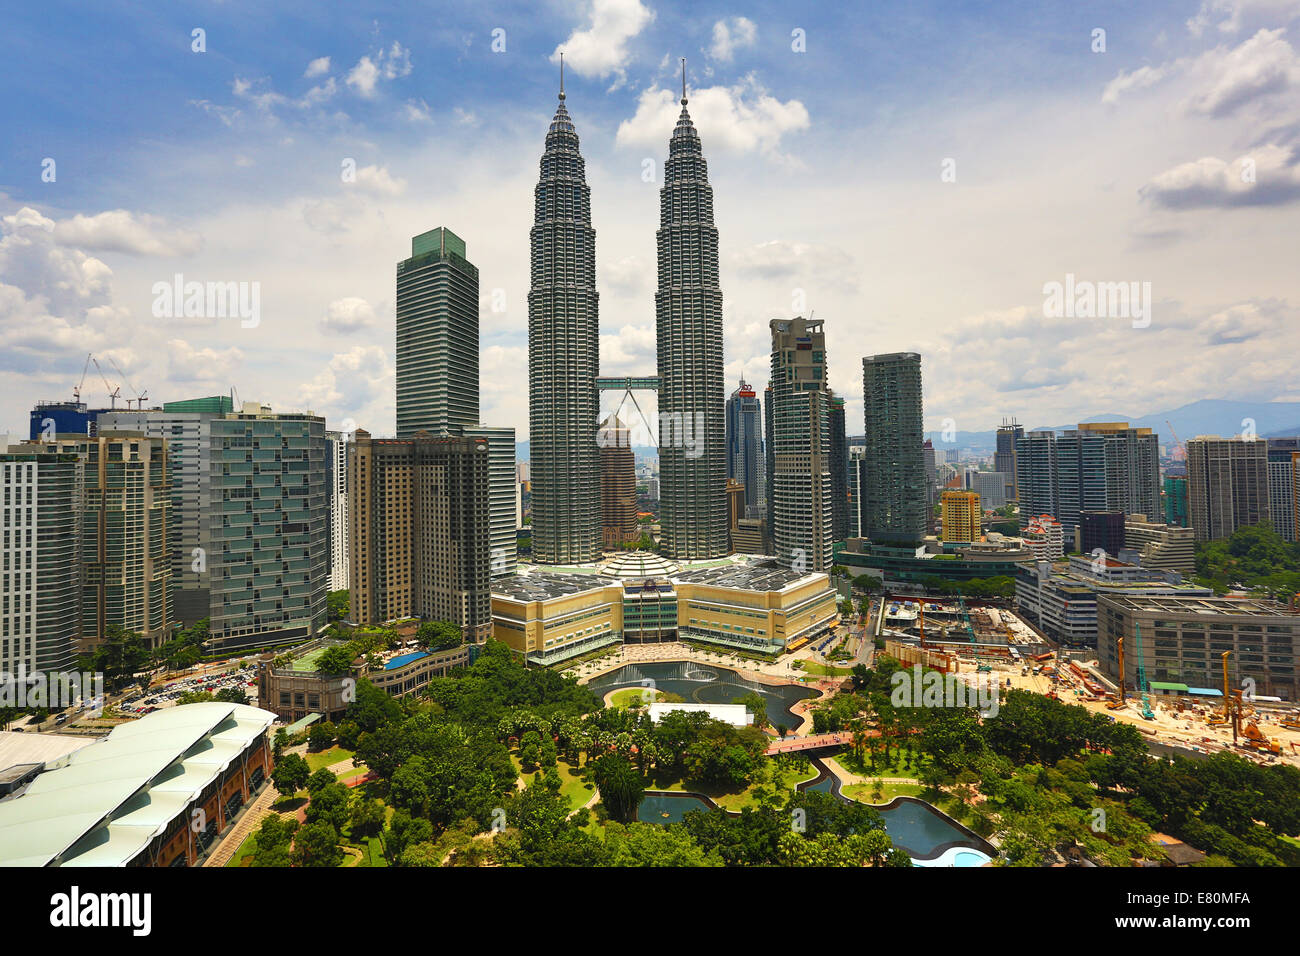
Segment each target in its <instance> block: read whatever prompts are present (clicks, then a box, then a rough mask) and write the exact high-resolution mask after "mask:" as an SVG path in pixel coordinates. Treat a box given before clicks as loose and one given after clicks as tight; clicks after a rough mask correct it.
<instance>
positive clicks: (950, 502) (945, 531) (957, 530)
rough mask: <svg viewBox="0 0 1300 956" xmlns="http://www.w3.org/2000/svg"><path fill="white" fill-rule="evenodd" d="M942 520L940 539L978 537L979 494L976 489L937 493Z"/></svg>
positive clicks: (970, 539) (956, 539)
mask: <svg viewBox="0 0 1300 956" xmlns="http://www.w3.org/2000/svg"><path fill="white" fill-rule="evenodd" d="M939 505H940V507H941V508H942V515H941V520H942V521H943V528H942V533H941V534H940V540H942V541H978V540H979V539H980V517H981V515H982V512H981V510H980V496H979V492H977V491H945V492H943V493H942V494H941V495H939Z"/></svg>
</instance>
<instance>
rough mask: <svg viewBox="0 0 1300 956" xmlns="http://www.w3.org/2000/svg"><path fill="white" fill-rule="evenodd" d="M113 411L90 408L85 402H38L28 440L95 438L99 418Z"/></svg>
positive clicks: (32, 416) (30, 425)
mask: <svg viewBox="0 0 1300 956" xmlns="http://www.w3.org/2000/svg"><path fill="white" fill-rule="evenodd" d="M113 411H116V409H113V408H90V407H88V406H87V405H86V403H85V402H37V403H36V406H35V407H34V408H33V409H32V411H31V415H30V418H29V423H30V424H29V429H28V435H27V440H28V441H50V440H52V439H55V438H59V437H61V436H64V437H68V438H73V437H76V438H94V437H95V434H96V432H97V429H98V425H97V422H98V420H99V416H100V415H102V414H104V413H106V412H113Z"/></svg>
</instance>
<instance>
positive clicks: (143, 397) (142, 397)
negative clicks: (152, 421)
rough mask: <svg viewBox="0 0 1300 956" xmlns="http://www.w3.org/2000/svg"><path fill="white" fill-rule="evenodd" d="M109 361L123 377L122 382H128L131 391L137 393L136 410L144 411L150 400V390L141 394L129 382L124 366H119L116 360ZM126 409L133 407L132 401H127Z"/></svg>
mask: <svg viewBox="0 0 1300 956" xmlns="http://www.w3.org/2000/svg"><path fill="white" fill-rule="evenodd" d="M109 361H110V362H112V363H113V368H115V369H116V370H117V374H118V375H120V376H122V381H123V382H126V384H127V386H128V387H129V388H130V389H131V391H132V392H133V393H135V403H136V408H138V409H139V410H140V411H143V410H144V403H145V402H146V401H148V400H149V390H148V389H145V390H144V391H143V392H141V391H140V390H139V389H137V388H136V387H135V386H134V385H132V384H131V383H130V382H128V381H127V378H126V373H125V372H123V371H122V366H120V365H118V364H117V360H116V359H113V358H110V359H109ZM126 407H127V408H130V407H131V399H129V398H128V399H127V400H126Z"/></svg>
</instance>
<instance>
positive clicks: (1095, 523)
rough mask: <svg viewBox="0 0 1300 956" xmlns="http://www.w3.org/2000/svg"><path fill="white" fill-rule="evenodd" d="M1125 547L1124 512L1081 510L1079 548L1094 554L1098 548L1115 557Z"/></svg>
mask: <svg viewBox="0 0 1300 956" xmlns="http://www.w3.org/2000/svg"><path fill="white" fill-rule="evenodd" d="M1123 548H1124V512H1122V511H1081V512H1079V550H1080V551H1082V552H1083V553H1084V554H1094V553H1095V552H1096V551H1097V550H1098V549H1100V550H1102V551H1104V552H1105V553H1106V554H1108V555H1110V556H1111V557H1114V556H1116V555H1118V554H1119V553H1120V551H1121V550H1122V549H1123Z"/></svg>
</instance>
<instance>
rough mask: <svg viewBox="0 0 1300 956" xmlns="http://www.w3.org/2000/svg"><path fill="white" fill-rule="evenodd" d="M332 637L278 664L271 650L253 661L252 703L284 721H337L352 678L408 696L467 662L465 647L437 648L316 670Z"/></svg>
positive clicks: (353, 681) (347, 704)
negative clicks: (333, 671)
mask: <svg viewBox="0 0 1300 956" xmlns="http://www.w3.org/2000/svg"><path fill="white" fill-rule="evenodd" d="M335 643H336V642H312V643H311V644H308V645H306V646H305V647H302V648H298V649H295V652H294V654H293V657H292V658H291V659H290V660H289V661H288V662H287V663H282V664H281V666H279V667H277V666H276V665H275V655H273V654H267V655H265V656H264V657H263V658H262V660H261V661H260V662H259V663H258V666H257V702H258V704H259V705H260V706H262V707H264V708H266V709H267V710H269V711H272V712H274V713H275V715H276V717H278V718H279V719H280V720H281V721H283V722H284V723H286V724H289V723H294V722H295V721H299V720H302V719H303V718H305V717H309V716H311V715H312V714H319V715H320V716H321V718H322V719H323V720H328V721H330V722H331V723H339V722H340V721H342V720H343V718H344V717H345V716H346V714H347V711H348V708H349V707H350V706H351V705H352V702H353V701H354V700H355V699H356V695H355V693H354V690H355V688H356V682H357V680H359V679H361V678H365V679H366V680H368V681H369V682H370V683H371V684H373V685H374V686H375V687H378V688H379V689H380V690H382V691H384V692H385V693H386V694H388V695H389V696H390V697H398V698H401V697H407V696H409V695H411V694H413V693H416V692H417V691H419V690H420V689H422V688H423V687H425V686H426V685H428V683H429V681H430V679H431V678H433V677H439V676H444V675H446V674H447V672H448V671H450V670H451V669H452V668H456V667H467V666H469V663H470V659H469V658H470V646H469V645H468V644H462V645H460V646H459V647H453V648H449V649H447V650H441V651H410V652H406V653H401V654H391V655H387V657H386V659H384V660H382V662H381V663H379V664H378V665H377V666H375V667H371V666H370V665H369V664H368V663H367V662H366V660H365V658H358V659H357V660H356V661H355V662H354V665H353V668H352V670H350V671H349V672H348V673H346V674H338V675H329V674H322V673H320V672H319V671H317V670H316V658H317V657H318V656H319V654H320V651H322V650H324V649H325V648H326V647H329V646H332V645H334V644H335Z"/></svg>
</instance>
